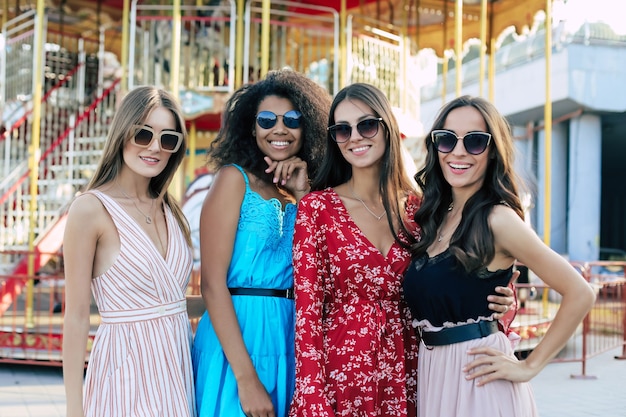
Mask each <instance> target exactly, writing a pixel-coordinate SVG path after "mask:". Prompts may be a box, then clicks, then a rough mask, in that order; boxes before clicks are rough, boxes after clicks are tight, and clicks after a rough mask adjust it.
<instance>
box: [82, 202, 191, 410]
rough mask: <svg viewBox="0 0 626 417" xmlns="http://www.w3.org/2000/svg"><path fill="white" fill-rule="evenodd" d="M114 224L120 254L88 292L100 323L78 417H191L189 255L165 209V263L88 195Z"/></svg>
mask: <svg viewBox="0 0 626 417" xmlns="http://www.w3.org/2000/svg"><path fill="white" fill-rule="evenodd" d="M88 192H89V193H91V194H93V195H94V196H96V197H97V198H98V199H99V200H100V201H101V202H102V204H103V205H104V207H105V208H106V210H107V212H108V213H109V215H110V216H111V218H112V219H113V222H114V223H115V227H116V228H117V231H118V234H119V238H120V252H119V254H118V256H117V259H116V260H115V262H114V263H113V265H112V266H111V267H110V268H109V269H108V270H107V271H106V272H105V273H104V274H102V275H100V276H98V277H96V278H94V279H93V280H92V283H91V289H92V292H93V295H94V298H95V301H96V304H97V306H98V310H99V312H100V317H101V323H100V325H99V326H98V330H97V333H96V337H95V339H94V342H93V347H92V349H91V355H90V357H89V364H88V367H87V374H86V377H85V396H84V398H85V404H84V409H85V416H94V417H95V416H98V417H99V416H110V417H129V416H134V417H143V416H146V417H148V416H150V417H152V416H154V417H157V416H159V417H160V416H173V417H189V416H195V415H196V412H195V402H194V395H193V394H194V392H193V391H194V390H193V371H192V367H191V351H190V345H191V338H192V335H191V326H190V324H189V317H188V316H187V307H186V298H185V293H186V290H187V284H188V282H189V278H190V273H191V268H192V262H193V259H192V251H191V248H190V247H189V245H188V244H187V242H186V240H185V237H184V235H183V233H182V231H181V230H180V228H179V226H178V223H177V222H176V219H175V218H174V216H173V214H172V212H171V210H170V208H169V207H168V206H167V205H164V207H165V219H166V223H167V230H168V234H167V235H168V236H167V254H166V257H165V259H164V258H163V256H161V254H160V253H159V251H158V250H157V248H156V246H155V245H154V243H153V242H152V240H150V238H149V237H148V235H147V234H146V233H145V232H144V230H143V229H142V228H141V227H140V225H139V224H138V223H137V222H136V221H135V220H134V219H133V218H132V217H131V216H130V215H129V214H128V213H127V212H126V211H125V210H124V208H123V207H122V206H120V205H119V204H118V203H117V202H116V201H115V200H113V199H112V198H110V197H108V196H107V195H106V194H104V193H102V192H100V191H97V190H91V191H88Z"/></svg>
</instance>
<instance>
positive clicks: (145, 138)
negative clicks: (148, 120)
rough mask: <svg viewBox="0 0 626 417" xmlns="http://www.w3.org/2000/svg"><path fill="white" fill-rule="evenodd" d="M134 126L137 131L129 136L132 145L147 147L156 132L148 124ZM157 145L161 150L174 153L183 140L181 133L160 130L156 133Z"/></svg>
mask: <svg viewBox="0 0 626 417" xmlns="http://www.w3.org/2000/svg"><path fill="white" fill-rule="evenodd" d="M135 128H136V129H137V132H136V133H135V135H134V136H133V137H132V138H131V142H132V143H133V145H137V146H139V147H140V148H148V147H149V146H150V145H151V144H152V141H153V140H154V138H155V136H157V135H156V132H155V131H154V129H152V128H151V127H150V126H138V125H136V126H135ZM158 138H159V147H160V148H161V150H162V151H163V152H169V153H174V152H176V151H177V150H178V148H180V144H181V143H182V142H183V134H182V133H180V132H177V131H175V130H162V131H161V133H159V135H158Z"/></svg>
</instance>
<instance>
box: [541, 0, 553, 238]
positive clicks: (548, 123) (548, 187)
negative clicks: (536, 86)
mask: <svg viewBox="0 0 626 417" xmlns="http://www.w3.org/2000/svg"><path fill="white" fill-rule="evenodd" d="M545 47H546V75H545V78H546V105H545V107H544V113H543V118H544V126H545V129H544V135H545V153H546V155H545V158H546V160H545V171H546V173H545V188H544V199H545V208H544V218H543V224H544V227H543V228H544V230H543V233H544V237H543V239H544V242H545V243H546V245H550V238H551V236H550V227H551V225H550V217H551V193H552V95H551V91H550V90H551V80H550V75H551V66H552V65H551V64H552V62H551V61H552V0H546V45H545Z"/></svg>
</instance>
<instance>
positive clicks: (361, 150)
mask: <svg viewBox="0 0 626 417" xmlns="http://www.w3.org/2000/svg"><path fill="white" fill-rule="evenodd" d="M369 148H370V147H369V146H359V147H358V148H353V149H351V151H352V152H365V151H366V150H368V149H369Z"/></svg>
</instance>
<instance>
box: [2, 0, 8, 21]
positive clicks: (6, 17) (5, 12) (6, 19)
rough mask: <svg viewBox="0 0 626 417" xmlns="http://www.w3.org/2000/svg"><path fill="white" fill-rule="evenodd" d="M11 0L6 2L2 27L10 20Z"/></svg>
mask: <svg viewBox="0 0 626 417" xmlns="http://www.w3.org/2000/svg"><path fill="white" fill-rule="evenodd" d="M8 14H9V0H4V13H2V26H4V25H6V24H7V22H8V20H9V16H8Z"/></svg>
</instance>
